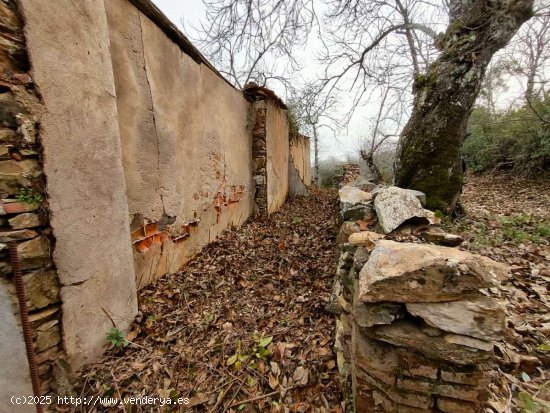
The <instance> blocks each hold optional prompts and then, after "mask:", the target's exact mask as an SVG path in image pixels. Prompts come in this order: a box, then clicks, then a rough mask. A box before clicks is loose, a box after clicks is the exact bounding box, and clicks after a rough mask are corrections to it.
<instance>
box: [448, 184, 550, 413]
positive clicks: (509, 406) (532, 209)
mask: <svg viewBox="0 0 550 413" xmlns="http://www.w3.org/2000/svg"><path fill="white" fill-rule="evenodd" d="M462 200H463V203H464V205H465V208H466V211H467V216H466V217H464V218H461V219H459V220H457V221H454V222H448V223H447V226H448V228H446V229H448V230H449V231H451V232H454V233H457V234H460V235H463V237H464V239H465V242H464V244H463V245H462V247H461V248H465V249H468V250H470V251H472V252H475V253H479V254H483V255H486V256H489V257H490V258H492V259H494V260H496V261H499V262H502V263H506V264H508V265H509V266H510V267H511V270H512V276H511V277H510V279H509V280H508V281H506V282H504V283H503V284H502V287H501V289H500V290H491V293H492V294H493V295H494V296H495V297H496V298H497V299H498V300H499V301H500V302H501V303H502V305H504V306H505V307H506V309H507V311H508V326H509V327H510V331H509V334H508V336H507V338H506V343H505V344H499V345H498V346H497V348H496V352H497V355H498V360H499V368H500V374H499V381H498V382H497V384H496V386H493V387H494V388H493V391H494V393H495V395H496V396H497V397H495V399H494V400H493V401H492V406H493V410H494V411H496V412H510V411H513V412H541V413H542V412H550V296H549V294H548V293H549V289H550V180H549V179H547V178H546V179H542V178H539V179H525V178H520V177H515V176H513V175H511V174H493V175H485V176H482V177H475V176H470V177H468V179H467V184H466V186H465V189H464V193H463V196H462Z"/></svg>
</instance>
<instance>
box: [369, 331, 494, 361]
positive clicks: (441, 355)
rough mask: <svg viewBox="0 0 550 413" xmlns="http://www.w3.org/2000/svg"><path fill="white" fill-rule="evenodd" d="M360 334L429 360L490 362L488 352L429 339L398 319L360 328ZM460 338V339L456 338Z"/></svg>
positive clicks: (428, 336) (433, 337)
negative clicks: (415, 353) (419, 354)
mask: <svg viewBox="0 0 550 413" xmlns="http://www.w3.org/2000/svg"><path fill="white" fill-rule="evenodd" d="M362 331H363V333H364V334H367V335H369V336H372V337H373V338H375V339H377V340H382V341H385V342H387V343H390V344H393V345H394V346H399V347H403V348H407V349H409V350H412V351H416V352H418V353H421V354H422V355H424V356H425V357H427V358H429V359H435V360H440V361H443V362H446V363H454V364H457V365H459V366H468V365H474V364H478V363H483V362H486V361H488V360H490V359H491V357H492V353H491V352H490V351H483V350H479V349H476V348H474V347H469V346H464V345H460V344H455V343H452V342H449V341H448V340H447V339H446V338H447V336H448V335H444V336H430V335H428V334H426V333H425V332H424V331H422V330H421V329H420V328H419V327H418V326H417V325H415V324H414V323H412V322H411V321H408V320H398V321H396V322H394V323H393V324H390V325H383V326H377V327H372V328H369V329H364V330H363V329H362ZM459 337H462V336H459Z"/></svg>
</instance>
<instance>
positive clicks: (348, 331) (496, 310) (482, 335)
mask: <svg viewBox="0 0 550 413" xmlns="http://www.w3.org/2000/svg"><path fill="white" fill-rule="evenodd" d="M339 194H340V202H341V218H342V220H343V224H342V226H341V230H340V233H339V234H338V237H337V241H338V242H339V244H340V245H341V251H342V253H341V255H340V259H339V262H338V267H337V274H336V280H335V285H334V289H333V293H332V295H331V297H330V301H329V304H328V305H327V309H328V310H329V311H331V312H333V313H335V314H336V315H337V317H338V318H337V322H336V341H335V351H336V354H337V361H338V369H339V371H340V374H341V375H342V376H343V377H349V376H351V379H352V384H353V394H354V403H355V411H357V412H370V411H375V410H376V409H380V410H382V411H386V412H400V413H401V412H403V413H409V412H446V413H474V412H478V411H482V408H483V404H484V402H485V401H486V399H487V397H488V394H487V387H488V384H489V382H490V374H491V371H492V370H493V369H492V367H493V364H492V363H493V342H494V341H500V340H502V339H503V335H504V332H505V328H506V323H505V312H504V310H503V308H501V307H500V305H499V304H498V303H497V302H496V301H495V300H493V299H492V298H490V297H488V296H487V295H486V294H484V292H485V289H487V288H492V287H495V286H498V284H499V281H502V280H503V279H505V278H506V277H507V274H508V268H507V267H506V266H504V265H502V264H499V263H497V262H494V261H492V260H490V259H489V258H486V257H482V256H479V255H474V254H470V253H469V252H466V251H462V250H459V249H456V248H453V247H456V246H458V245H459V244H460V243H461V242H462V239H461V238H460V237H459V236H457V235H454V234H447V233H446V232H445V231H443V230H442V229H441V228H439V227H438V226H437V225H435V223H436V222H437V220H436V219H435V217H434V214H433V213H432V212H431V211H428V210H425V209H424V208H423V207H422V204H423V202H424V201H425V195H424V194H422V193H419V192H418V191H410V190H405V189H401V188H397V187H377V188H374V190H373V191H372V192H370V193H369V192H365V191H362V190H360V189H358V188H356V187H352V186H344V187H342V188H341V189H340V191H339ZM404 235H405V237H404ZM403 238H405V242H398V241H403Z"/></svg>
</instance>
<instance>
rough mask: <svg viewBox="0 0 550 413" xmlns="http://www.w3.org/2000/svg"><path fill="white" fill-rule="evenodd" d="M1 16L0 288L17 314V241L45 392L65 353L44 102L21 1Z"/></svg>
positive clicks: (1, 8) (0, 7)
mask: <svg viewBox="0 0 550 413" xmlns="http://www.w3.org/2000/svg"><path fill="white" fill-rule="evenodd" d="M0 16H1V19H0V39H1V41H0V72H1V74H0V76H1V83H0V197H1V201H0V288H1V289H4V290H5V291H8V292H9V295H10V296H11V298H12V299H13V304H14V306H13V308H14V312H16V314H17V313H18V307H17V298H16V295H15V288H14V285H13V280H12V269H11V263H10V258H9V251H8V243H9V242H10V241H16V242H17V251H18V254H19V258H20V261H21V268H22V270H23V281H24V284H25V289H26V295H27V297H26V300H27V305H28V308H29V312H30V322H31V327H32V329H33V332H34V344H35V350H36V352H37V361H38V363H39V373H40V375H41V381H42V392H43V394H45V393H47V392H48V391H49V389H50V383H51V377H52V366H53V364H54V362H55V361H56V360H58V358H59V356H60V354H61V328H60V304H59V303H60V298H59V284H58V278H57V274H56V271H55V268H54V266H53V262H52V259H51V255H50V252H51V242H50V235H51V230H50V227H49V224H48V216H47V212H46V208H45V206H44V202H43V200H44V199H45V196H46V195H45V193H44V187H45V185H44V179H43V176H42V166H41V162H40V142H39V136H38V117H39V116H40V113H41V112H42V106H41V104H40V97H39V94H38V92H37V90H36V88H35V86H34V83H33V81H32V78H31V77H30V75H29V74H28V71H29V61H28V57H27V53H26V48H25V39H24V35H23V23H22V21H21V18H20V16H19V14H18V11H17V7H16V3H15V2H14V1H2V2H0ZM6 334H7V333H6Z"/></svg>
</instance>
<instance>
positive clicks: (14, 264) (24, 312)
mask: <svg viewBox="0 0 550 413" xmlns="http://www.w3.org/2000/svg"><path fill="white" fill-rule="evenodd" d="M9 247H10V260H11V269H12V272H13V281H14V283H15V290H16V294H17V301H18V303H19V315H20V317H21V326H22V328H23V338H24V340H25V347H26V349H27V360H28V362H29V370H30V374H31V383H32V391H33V393H34V396H35V398H37V400H35V401H36V403H35V407H36V413H44V406H43V405H42V404H41V403H40V402H41V400H40V396H41V394H40V376H39V374H38V365H37V364H36V353H35V351H34V343H33V339H32V329H31V323H30V321H29V308H28V307H27V295H26V294H25V284H23V276H22V275H21V263H20V262H19V254H18V253H17V243H16V242H15V241H10V242H9Z"/></svg>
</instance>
